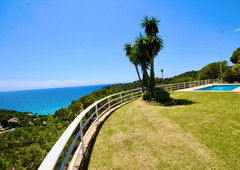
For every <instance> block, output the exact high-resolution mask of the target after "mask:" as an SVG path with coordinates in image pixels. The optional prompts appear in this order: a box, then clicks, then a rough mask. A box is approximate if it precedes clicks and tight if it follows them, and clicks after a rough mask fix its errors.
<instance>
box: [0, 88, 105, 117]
mask: <svg viewBox="0 0 240 170" xmlns="http://www.w3.org/2000/svg"><path fill="white" fill-rule="evenodd" d="M105 86H107V85H94V86H80V87H65V88H53V89H40V90H24V91H12V92H0V108H1V109H8V110H17V111H22V112H32V113H38V114H41V115H46V114H54V112H55V111H56V110H58V109H60V108H63V107H65V106H69V105H70V104H71V102H72V101H73V100H77V99H79V98H80V97H81V96H84V95H87V94H90V93H91V92H93V91H95V90H99V89H101V88H103V87H105Z"/></svg>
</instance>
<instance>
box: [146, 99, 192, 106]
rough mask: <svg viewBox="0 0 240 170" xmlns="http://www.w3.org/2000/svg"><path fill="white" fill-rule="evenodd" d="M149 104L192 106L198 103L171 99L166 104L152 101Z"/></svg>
mask: <svg viewBox="0 0 240 170" xmlns="http://www.w3.org/2000/svg"><path fill="white" fill-rule="evenodd" d="M149 103H151V104H153V105H154V106H167V107H172V106H181V105H191V104H194V103H196V102H193V101H191V100H187V99H170V100H169V101H165V102H157V101H156V100H150V101H149Z"/></svg>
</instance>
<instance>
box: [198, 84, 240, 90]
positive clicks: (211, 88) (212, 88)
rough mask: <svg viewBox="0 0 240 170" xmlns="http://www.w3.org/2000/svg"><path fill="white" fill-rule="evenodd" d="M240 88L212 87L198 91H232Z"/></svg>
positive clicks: (229, 86)
mask: <svg viewBox="0 0 240 170" xmlns="http://www.w3.org/2000/svg"><path fill="white" fill-rule="evenodd" d="M238 87H240V85H214V86H210V87H205V88H202V89H198V90H200V91H202V90H207V91H232V90H234V89H236V88H238Z"/></svg>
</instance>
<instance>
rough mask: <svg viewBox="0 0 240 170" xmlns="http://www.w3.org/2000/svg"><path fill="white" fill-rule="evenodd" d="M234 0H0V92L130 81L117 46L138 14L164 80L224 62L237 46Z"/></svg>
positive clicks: (134, 29) (131, 35) (132, 75)
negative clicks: (154, 22)
mask: <svg viewBox="0 0 240 170" xmlns="http://www.w3.org/2000/svg"><path fill="white" fill-rule="evenodd" d="M239 6H240V1H238V0H211V1H209V0H194V1H192V0H182V1H179V0H161V1H159V0H145V1H143V0H131V1H129V0H121V1H120V0H119V1H112V0H92V1H87V0H68V1H59V0H41V1H40V0H39V1H33V0H21V1H19V0H0V37H1V38H0V64H1V67H0V91H9V90H22V89H39V88H52V87H66V86H79V85H92V84H105V83H120V82H130V81H134V80H137V75H136V72H135V68H134V67H133V65H131V64H130V62H129V61H128V59H127V58H126V57H125V54H124V51H123V45H124V44H125V43H127V42H133V41H134V40H135V37H137V36H138V35H139V32H142V33H143V31H144V30H143V29H141V28H140V25H139V24H140V22H141V21H140V20H141V19H142V17H143V16H144V15H149V16H156V17H158V18H159V19H160V20H161V22H160V27H159V31H160V32H159V34H160V35H161V36H162V38H163V40H164V44H165V47H164V49H163V50H162V51H161V52H160V53H159V56H158V57H157V58H156V60H155V74H156V76H158V77H159V76H160V75H161V74H160V69H161V68H163V69H164V77H171V76H174V75H177V74H180V73H183V72H185V71H191V70H199V69H201V68H202V67H203V66H205V65H207V64H209V63H210V62H216V61H218V60H219V46H221V49H222V59H223V60H228V61H229V58H230V56H231V55H232V52H233V51H234V50H236V49H237V48H238V47H239V46H240V31H237V29H239V28H240V20H239V18H240V13H239Z"/></svg>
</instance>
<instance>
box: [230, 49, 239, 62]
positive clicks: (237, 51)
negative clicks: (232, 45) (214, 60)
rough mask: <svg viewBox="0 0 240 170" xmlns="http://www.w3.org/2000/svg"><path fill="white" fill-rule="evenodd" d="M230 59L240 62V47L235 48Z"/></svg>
mask: <svg viewBox="0 0 240 170" xmlns="http://www.w3.org/2000/svg"><path fill="white" fill-rule="evenodd" d="M230 61H231V62H232V63H234V64H237V63H238V64H240V48H238V49H237V50H235V51H234V52H233V54H232V57H231V58H230Z"/></svg>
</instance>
